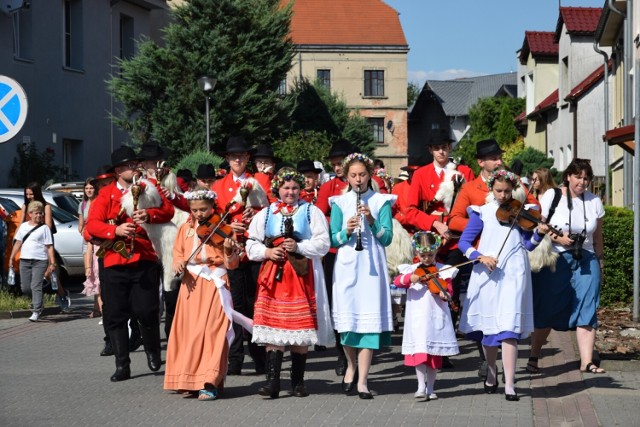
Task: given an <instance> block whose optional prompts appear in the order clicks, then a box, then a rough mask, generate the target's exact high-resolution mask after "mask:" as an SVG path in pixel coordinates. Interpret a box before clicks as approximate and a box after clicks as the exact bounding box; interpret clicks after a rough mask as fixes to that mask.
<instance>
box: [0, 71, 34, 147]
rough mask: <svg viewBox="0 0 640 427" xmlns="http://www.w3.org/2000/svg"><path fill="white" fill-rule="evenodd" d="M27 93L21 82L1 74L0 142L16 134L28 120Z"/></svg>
mask: <svg viewBox="0 0 640 427" xmlns="http://www.w3.org/2000/svg"><path fill="white" fill-rule="evenodd" d="M27 110H28V105H27V94H26V93H25V92H24V89H22V86H20V84H19V83H18V82H17V81H15V80H13V79H11V78H9V77H7V76H2V75H0V144H2V143H3V142H7V141H9V140H10V139H11V138H13V137H14V136H16V135H17V134H18V132H20V129H22V126H23V125H24V122H25V120H27Z"/></svg>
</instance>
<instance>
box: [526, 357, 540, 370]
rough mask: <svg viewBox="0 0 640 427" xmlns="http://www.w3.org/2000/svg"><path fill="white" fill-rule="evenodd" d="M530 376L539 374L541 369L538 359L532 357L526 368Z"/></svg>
mask: <svg viewBox="0 0 640 427" xmlns="http://www.w3.org/2000/svg"><path fill="white" fill-rule="evenodd" d="M524 369H526V371H527V372H529V373H530V374H539V373H540V367H538V358H537V357H533V356H531V357H530V358H529V361H528V362H527V366H526V367H525V368H524Z"/></svg>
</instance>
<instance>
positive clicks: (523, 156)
mask: <svg viewBox="0 0 640 427" xmlns="http://www.w3.org/2000/svg"><path fill="white" fill-rule="evenodd" d="M515 159H519V160H520V161H521V162H522V164H523V165H524V167H523V168H522V176H531V174H532V173H533V171H534V170H536V169H538V168H547V169H549V170H550V171H551V173H552V175H553V178H554V179H555V180H556V183H559V182H560V181H559V180H558V178H559V175H560V174H559V173H558V171H557V170H556V169H555V168H552V167H551V166H553V162H554V159H553V158H552V157H547V155H546V154H544V153H543V152H542V151H540V150H536V149H535V148H533V147H527V148H525V149H524V150H522V151H521V152H520V153H518V154H516V155H515V156H514V157H513V160H515Z"/></svg>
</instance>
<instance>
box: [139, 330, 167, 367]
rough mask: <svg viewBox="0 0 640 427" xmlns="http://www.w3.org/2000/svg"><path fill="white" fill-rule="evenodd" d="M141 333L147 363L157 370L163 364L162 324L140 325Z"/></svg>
mask: <svg viewBox="0 0 640 427" xmlns="http://www.w3.org/2000/svg"><path fill="white" fill-rule="evenodd" d="M140 334H141V335H142V342H143V344H144V352H145V353H146V354H147V365H149V369H151V370H152V371H153V372H156V371H157V370H159V369H160V365H161V364H162V361H161V359H160V326H159V325H156V326H143V325H140Z"/></svg>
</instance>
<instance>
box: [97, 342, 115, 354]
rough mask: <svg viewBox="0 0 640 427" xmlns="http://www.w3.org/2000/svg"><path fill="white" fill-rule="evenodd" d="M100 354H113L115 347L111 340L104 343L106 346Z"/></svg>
mask: <svg viewBox="0 0 640 427" xmlns="http://www.w3.org/2000/svg"><path fill="white" fill-rule="evenodd" d="M100 356H113V347H111V342H110V341H107V342H105V343H104V348H103V349H102V351H101V352H100Z"/></svg>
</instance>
